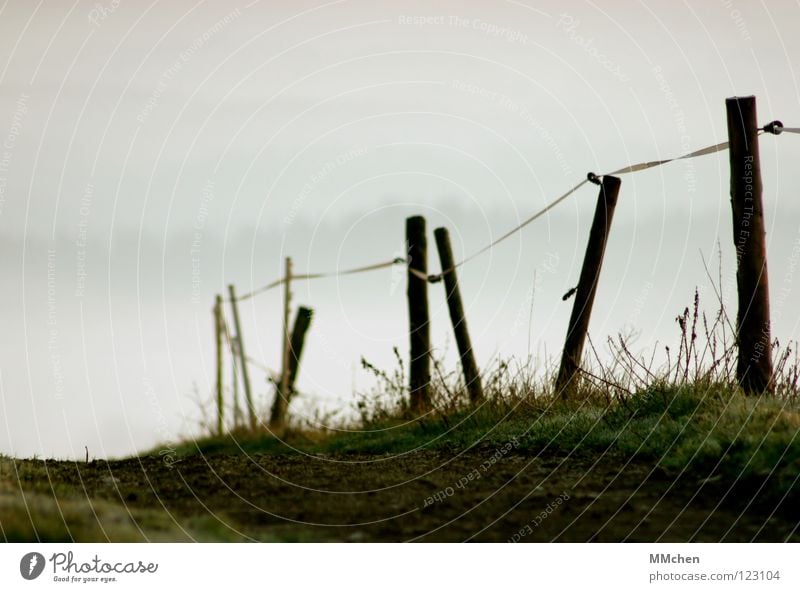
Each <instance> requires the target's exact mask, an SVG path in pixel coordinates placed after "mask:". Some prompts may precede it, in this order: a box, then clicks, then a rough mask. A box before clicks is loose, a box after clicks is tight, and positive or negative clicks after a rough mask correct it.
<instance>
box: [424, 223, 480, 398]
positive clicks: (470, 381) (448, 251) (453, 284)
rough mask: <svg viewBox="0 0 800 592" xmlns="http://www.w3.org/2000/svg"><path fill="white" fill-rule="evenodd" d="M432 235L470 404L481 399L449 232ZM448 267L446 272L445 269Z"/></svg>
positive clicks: (439, 229)
mask: <svg viewBox="0 0 800 592" xmlns="http://www.w3.org/2000/svg"><path fill="white" fill-rule="evenodd" d="M433 235H434V236H435V237H436V248H437V250H438V251H439V261H440V262H441V264H442V281H443V282H444V288H445V294H446V295H447V308H448V310H449V311H450V321H451V322H452V323H453V332H454V333H455V335H456V345H458V353H459V356H460V358H461V369H462V370H463V372H464V381H465V382H466V385H467V392H468V393H469V399H470V401H471V402H472V403H478V402H480V401H481V400H482V399H483V385H482V384H481V375H480V372H478V364H476V363H475V352H474V351H473V350H472V341H471V340H470V338H469V331H468V330H467V318H466V316H465V315H464V304H463V303H462V301H461V290H460V289H459V287H458V276H457V275H456V269H455V267H454V265H455V261H454V260H453V250H452V248H451V247H450V234H449V233H448V232H447V229H446V228H437V229H436V230H434V231H433ZM448 270H449V271H448Z"/></svg>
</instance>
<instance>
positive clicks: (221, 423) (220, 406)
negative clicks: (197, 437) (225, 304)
mask: <svg viewBox="0 0 800 592" xmlns="http://www.w3.org/2000/svg"><path fill="white" fill-rule="evenodd" d="M224 331H225V326H224V324H223V321H222V296H220V295H219V294H217V298H216V301H215V302H214V333H215V337H216V346H217V434H219V435H220V436H221V435H222V432H223V431H224V429H225V402H224V397H223V391H222V389H223V380H222V379H223V376H222V364H223V363H224V359H223V351H224V350H223V348H222V333H223V332H224Z"/></svg>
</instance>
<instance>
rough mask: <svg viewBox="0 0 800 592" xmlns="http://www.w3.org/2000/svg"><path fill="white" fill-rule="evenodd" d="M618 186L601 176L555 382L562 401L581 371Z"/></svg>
mask: <svg viewBox="0 0 800 592" xmlns="http://www.w3.org/2000/svg"><path fill="white" fill-rule="evenodd" d="M621 183H622V182H621V181H620V180H619V179H618V178H617V177H612V176H610V175H604V176H603V180H602V184H601V186H600V194H599V195H598V197H597V207H596V208H595V211H594V219H593V220H592V228H591V230H590V231H589V242H588V243H587V245H586V255H585V256H584V258H583V267H582V268H581V275H580V278H579V280H578V287H577V290H576V293H575V303H574V304H573V305H572V314H571V315H570V318H569V327H568V329H567V338H566V340H565V342H564V353H563V355H562V357H561V367H560V368H559V370H558V379H557V380H556V391H557V392H559V393H560V394H561V397H562V398H564V399H566V398H567V397H568V396H569V391H570V390H571V389H572V388H573V387H574V386H575V383H574V379H575V376H576V374H577V372H578V370H579V369H580V364H581V357H582V356H583V345H584V342H585V341H586V333H587V332H588V330H589V318H590V317H591V314H592V304H593V303H594V297H595V294H596V292H597V281H598V279H599V278H600V268H601V267H602V266H603V254H604V253H605V250H606V243H607V241H608V234H609V232H610V230H611V219H612V218H613V217H614V208H615V207H616V205H617V196H618V195H619V187H620V185H621Z"/></svg>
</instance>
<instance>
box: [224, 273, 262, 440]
mask: <svg viewBox="0 0 800 592" xmlns="http://www.w3.org/2000/svg"><path fill="white" fill-rule="evenodd" d="M228 294H229V295H230V299H231V310H232V311H233V326H234V328H235V329H236V349H237V351H238V353H239V367H240V368H241V369H242V382H243V383H244V397H245V401H246V403H247V413H248V414H249V416H250V429H252V430H255V429H256V410H255V408H254V407H253V397H252V392H251V391H250V374H249V373H248V371H247V354H246V353H245V351H244V339H243V338H242V327H241V325H240V324H239V306H238V304H237V301H236V288H234V287H233V284H230V285H229V286H228Z"/></svg>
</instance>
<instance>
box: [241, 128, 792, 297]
mask: <svg viewBox="0 0 800 592" xmlns="http://www.w3.org/2000/svg"><path fill="white" fill-rule="evenodd" d="M758 133H759V134H762V133H770V134H773V135H776V136H777V135H780V134H782V133H789V134H800V127H784V125H783V123H782V122H780V121H777V120H776V121H772V122H770V123H768V124H767V125H765V126H764V127H762V128H759V130H758ZM728 148H729V145H728V142H720V143H719V144H711V145H709V146H706V147H704V148H700V149H699V150H693V151H692V152H688V153H686V154H682V155H680V156H675V157H673V158H668V159H665V160H649V161H646V162H639V163H636V164H631V165H627V166H624V167H622V168H619V169H616V170H614V171H611V172H609V173H603V174H602V175H596V174H594V173H588V174H587V175H586V178H585V179H583V180H581V181H580V182H579V183H577V184H576V185H575V186H573V187H572V188H571V189H569V190H567V191H566V192H565V193H563V194H561V195H560V196H558V197H557V198H555V199H554V200H553V201H551V202H549V203H548V204H547V205H545V206H544V207H543V208H542V209H540V210H538V211H537V212H535V213H534V214H532V215H531V216H529V217H528V218H526V219H525V220H523V221H522V222H521V223H520V224H518V225H517V226H515V227H514V228H512V229H511V230H509V231H508V232H506V233H505V234H503V235H501V236H500V237H498V238H496V239H495V240H493V241H491V242H490V243H489V244H488V245H486V246H485V247H482V248H481V249H479V250H477V251H475V252H474V253H472V254H471V255H469V256H468V257H465V258H464V259H462V260H460V261H459V262H458V263H455V264H454V265H453V266H452V267H450V268H448V269H444V270H442V271H441V272H439V273H436V274H425V273H423V272H421V271H419V270H417V269H414V268H413V267H409V268H408V271H409V273H411V274H412V275H414V276H416V277H417V278H419V279H421V280H424V281H426V282H430V283H435V282H438V281H441V279H442V278H443V277H444V276H445V275H447V274H448V273H452V272H453V271H455V270H456V269H458V268H459V267H461V266H462V265H464V264H465V263H467V262H469V261H472V260H473V259H475V258H476V257H478V256H480V255H482V254H483V253H485V252H486V251H489V250H490V249H492V248H494V247H496V246H497V245H499V244H500V243H502V242H503V241H505V240H506V239H508V238H510V237H512V236H513V235H515V234H516V233H517V232H519V231H521V230H522V229H523V228H525V227H526V226H528V225H529V224H531V223H533V222H534V221H536V220H538V219H539V218H541V217H542V216H544V215H545V214H547V213H548V212H549V211H550V210H552V209H553V208H555V207H556V206H558V205H559V204H561V203H562V202H564V201H565V200H566V199H567V198H568V197H570V196H571V195H572V194H573V193H575V192H576V191H578V189H580V188H581V187H583V186H584V185H585V184H586V183H594V184H596V185H600V184H601V179H602V177H604V176H613V175H624V174H628V173H638V172H640V171H645V170H647V169H651V168H654V167H658V166H662V165H665V164H668V163H670V162H674V161H677V160H687V159H690V158H698V157H700V156H706V155H708V154H714V153H716V152H722V151H723V150H727V149H728ZM395 265H409V261H408V260H407V259H404V258H403V257H397V258H394V259H391V260H387V261H382V262H379V263H373V264H371V265H365V266H362V267H354V268H352V269H345V270H337V271H331V272H326V273H306V274H298V275H292V276H291V277H290V278H288V279H290V280H291V281H302V280H314V279H320V278H331V277H340V276H345V275H353V274H358V273H367V272H371V271H377V270H379V269H386V268H388V267H394V266H395ZM286 280H287V278H286V277H282V278H279V279H277V280H275V281H273V282H270V283H269V284H266V285H265V286H262V287H260V288H257V289H255V290H253V291H252V292H248V293H246V294H243V295H242V296H239V297H237V299H236V300H237V301H244V300H248V299H250V298H253V297H255V296H258V295H259V294H263V293H264V292H268V291H269V290H272V289H274V288H277V287H278V286H281V285H283V284H285V283H286ZM228 302H229V300H228Z"/></svg>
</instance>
